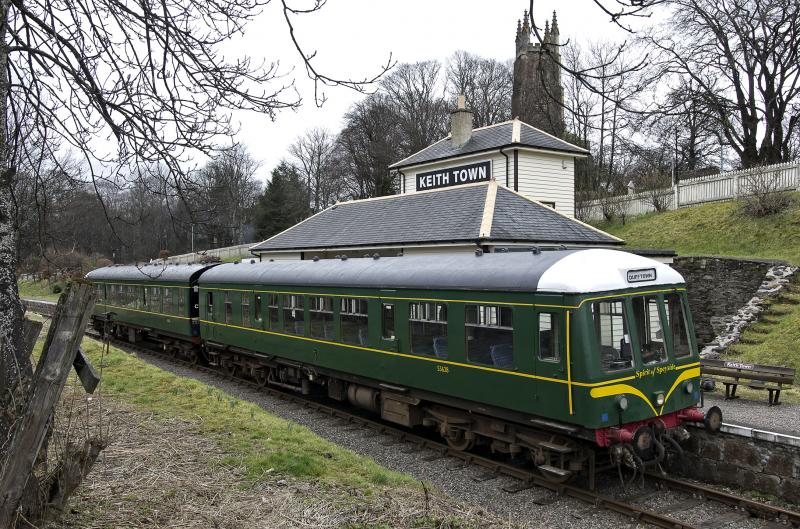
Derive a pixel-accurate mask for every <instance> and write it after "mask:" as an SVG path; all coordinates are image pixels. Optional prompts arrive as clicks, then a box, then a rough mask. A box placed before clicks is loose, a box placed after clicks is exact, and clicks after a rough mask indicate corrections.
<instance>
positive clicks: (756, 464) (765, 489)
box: [672, 428, 800, 503]
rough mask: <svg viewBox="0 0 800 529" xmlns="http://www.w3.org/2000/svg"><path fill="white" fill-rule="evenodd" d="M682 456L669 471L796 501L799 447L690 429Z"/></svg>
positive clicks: (799, 491) (799, 489)
mask: <svg viewBox="0 0 800 529" xmlns="http://www.w3.org/2000/svg"><path fill="white" fill-rule="evenodd" d="M691 434H692V439H691V440H690V441H688V442H687V445H686V446H685V447H684V448H685V449H686V457H685V458H684V461H683V462H682V463H681V464H679V465H676V466H675V467H674V468H673V469H672V471H673V472H676V473H679V474H681V475H683V476H686V477H690V478H695V479H698V480H702V481H704V482H706V483H716V484H720V485H728V486H733V487H738V488H741V489H744V490H756V491H759V492H762V493H765V494H770V495H773V496H776V497H779V498H782V499H784V500H789V501H791V502H794V503H797V502H798V501H800V448H798V447H795V446H789V445H784V444H779V443H772V442H769V441H762V440H759V439H752V438H746V437H741V436H738V435H732V434H726V433H719V434H717V435H710V434H708V433H707V432H706V431H705V430H703V429H700V428H692V429H691Z"/></svg>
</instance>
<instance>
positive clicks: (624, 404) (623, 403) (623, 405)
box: [617, 395, 628, 411]
mask: <svg viewBox="0 0 800 529" xmlns="http://www.w3.org/2000/svg"><path fill="white" fill-rule="evenodd" d="M617 406H619V409H620V410H622V411H625V410H627V409H628V397H626V396H625V395H622V396H620V397H618V398H617Z"/></svg>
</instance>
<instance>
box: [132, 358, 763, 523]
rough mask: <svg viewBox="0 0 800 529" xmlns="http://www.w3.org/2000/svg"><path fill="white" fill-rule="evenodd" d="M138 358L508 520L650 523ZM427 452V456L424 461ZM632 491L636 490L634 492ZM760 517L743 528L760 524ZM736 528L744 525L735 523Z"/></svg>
mask: <svg viewBox="0 0 800 529" xmlns="http://www.w3.org/2000/svg"><path fill="white" fill-rule="evenodd" d="M140 358H141V359H142V360H144V361H146V362H148V363H150V364H153V365H155V366H157V367H159V368H161V369H163V370H165V371H169V372H172V373H175V374H177V375H179V376H184V377H190V378H194V379H196V380H199V381H201V382H203V383H205V384H208V385H211V386H214V387H217V388H219V389H222V390H223V391H226V392H228V393H230V394H231V395H235V396H236V397H238V398H241V399H243V400H246V401H248V402H252V403H254V404H257V405H259V406H261V407H262V408H263V409H264V410H266V411H268V412H270V413H273V414H275V415H278V416H280V417H283V418H285V419H287V420H290V421H294V422H296V423H299V424H302V425H304V426H307V427H308V428H310V429H311V430H312V431H313V432H315V433H316V434H317V435H319V436H321V437H323V438H325V439H328V440H330V441H332V442H334V443H336V444H338V445H340V446H343V447H345V448H348V449H350V450H353V451H354V452H357V453H359V454H362V455H365V456H368V457H371V458H372V459H374V460H375V461H376V462H377V463H379V464H381V465H383V466H385V467H387V468H390V469H392V470H397V471H400V472H406V473H408V474H411V475H412V476H414V477H416V478H417V479H420V480H425V481H426V482H428V483H431V484H433V485H434V486H435V487H437V488H439V489H440V490H442V491H444V492H445V493H447V494H449V495H450V496H452V497H454V498H457V499H458V500H460V501H463V502H467V503H470V504H472V505H476V506H480V507H482V508H484V509H486V510H487V511H488V512H492V513H495V514H497V515H499V516H502V517H504V518H508V520H509V521H513V522H515V523H518V524H522V525H525V526H527V527H532V528H534V527H548V528H585V527H593V528H594V527H596V528H600V529H602V528H609V529H611V528H618V527H630V528H636V527H649V526H644V525H641V524H636V523H635V522H631V521H630V520H628V519H626V518H623V517H621V516H619V515H616V514H613V513H611V512H608V511H602V510H597V509H595V508H593V507H591V506H590V505H587V504H585V503H583V502H580V501H578V500H574V499H572V498H561V497H558V496H557V495H556V494H555V493H552V492H550V491H547V490H543V489H539V488H533V489H528V490H523V491H521V492H517V493H514V494H512V493H509V492H506V491H504V490H503V488H504V487H514V486H515V485H518V484H519V482H518V481H516V480H512V479H510V478H502V477H501V478H496V479H492V480H488V481H478V480H476V478H479V477H480V476H481V475H483V474H485V473H486V471H485V470H484V469H481V468H476V467H464V466H461V464H460V462H458V461H454V460H452V459H448V458H441V459H434V458H433V455H434V454H433V452H429V451H428V452H420V451H418V450H415V449H412V448H411V447H409V446H408V445H405V444H392V443H391V442H389V438H388V437H386V436H382V435H378V434H374V433H369V432H365V430H363V429H361V428H357V427H354V426H353V425H348V424H346V423H344V422H343V421H340V420H337V419H333V418H331V417H328V416H326V415H323V414H320V413H318V412H313V411H310V410H308V409H305V408H303V407H302V406H298V405H297V404H293V403H290V402H285V401H282V400H280V399H276V398H273V397H270V396H269V395H267V394H265V393H263V392H260V391H258V390H257V389H256V388H252V387H249V386H246V385H244V384H241V383H238V382H236V381H231V380H227V379H224V378H221V377H218V376H215V375H212V374H209V373H203V372H197V371H194V370H192V369H190V368H188V367H184V366H180V365H175V364H173V363H171V362H169V361H166V360H162V359H160V358H156V357H151V356H149V355H140ZM426 456H430V457H428V459H431V460H427V461H426V460H425V459H426ZM598 486H599V488H600V489H601V490H603V492H604V493H605V494H606V495H608V496H614V495H616V494H618V493H619V488H618V485H617V482H616V479H615V478H614V477H613V476H612V477H611V478H606V479H604V480H600V483H599V485H598ZM634 493H636V491H634ZM685 499H686V498H685V497H681V496H680V495H679V494H677V495H676V493H672V492H668V493H663V492H659V493H657V495H656V496H655V497H653V496H647V497H645V498H643V499H642V500H641V501H642V502H643V503H644V502H646V503H647V504H648V505H649V506H650V507H651V508H653V509H654V510H657V509H658V508H659V507H661V508H662V509H663V508H664V507H666V506H669V505H675V504H676V503H680V502H682V501H685ZM724 512H726V510H725V508H724V507H723V506H721V505H718V504H713V503H711V504H708V503H703V504H701V505H698V506H696V507H695V508H694V509H690V510H687V511H686V512H684V513H683V514H682V515H681V517H682V518H684V517H685V518H686V519H688V518H691V519H692V520H694V521H700V520H706V519H708V518H710V517H712V516H713V515H718V514H722V513H724ZM760 526H761V522H758V521H756V523H755V524H754V525H750V524H749V523H748V524H747V525H746V527H760ZM737 527H745V526H744V525H739V526H737Z"/></svg>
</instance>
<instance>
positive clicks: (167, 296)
mask: <svg viewBox="0 0 800 529" xmlns="http://www.w3.org/2000/svg"><path fill="white" fill-rule="evenodd" d="M164 314H172V289H171V288H169V287H167V288H165V289H164Z"/></svg>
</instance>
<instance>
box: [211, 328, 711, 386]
mask: <svg viewBox="0 0 800 529" xmlns="http://www.w3.org/2000/svg"><path fill="white" fill-rule="evenodd" d="M200 321H201V322H202V323H206V324H209V325H216V326H219V327H229V328H232V329H238V330H241V331H251V332H257V333H261V334H269V335H272V336H281V337H283V338H294V339H296V340H302V341H305V342H312V343H321V344H325V345H335V346H337V347H347V348H349V349H358V350H360V351H368V352H372V353H380V354H385V355H389V356H396V357H400V358H408V359H411V360H422V361H424V362H431V363H434V364H444V365H449V366H455V367H466V368H469V369H478V370H481V371H488V372H491V373H500V374H504V375H511V376H516V377H522V378H530V379H534V380H544V381H546V382H553V383H557V384H568V383H569V382H568V381H567V380H564V379H561V378H550V377H543V376H540V375H533V374H530V373H520V372H519V371H508V370H505V369H497V368H494V367H487V366H481V365H476V364H465V363H463V362H454V361H452V360H442V359H440V358H428V357H425V356H417V355H409V354H406V353H398V352H396V351H387V350H385V349H376V348H374V347H365V346H363V345H353V344H347V343H341V342H332V341H329V340H320V339H318V338H309V337H308V336H298V335H295V334H287V333H282V332H277V331H268V330H265V329H257V328H253V327H241V326H239V325H231V324H230V323H222V322H217V321H211V320H200ZM698 365H700V363H699V362H695V363H693V364H687V365H683V366H677V367H676V368H675V369H676V370H681V369H686V368H689V367H694V366H698ZM635 378H636V376H635V375H630V376H627V377H622V378H617V379H614V380H604V381H602V382H576V381H574V380H573V381H572V385H573V386H581V387H587V388H591V387H599V386H605V385H608V384H614V383H617V382H624V381H628V380H633V379H635Z"/></svg>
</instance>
